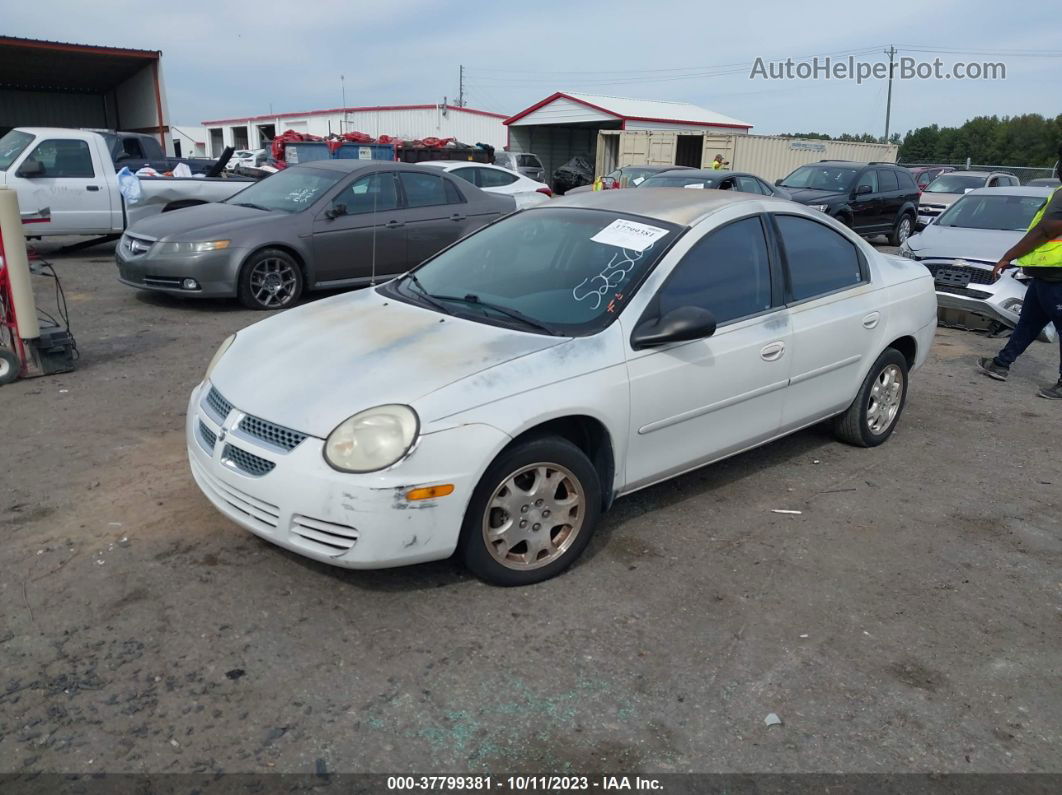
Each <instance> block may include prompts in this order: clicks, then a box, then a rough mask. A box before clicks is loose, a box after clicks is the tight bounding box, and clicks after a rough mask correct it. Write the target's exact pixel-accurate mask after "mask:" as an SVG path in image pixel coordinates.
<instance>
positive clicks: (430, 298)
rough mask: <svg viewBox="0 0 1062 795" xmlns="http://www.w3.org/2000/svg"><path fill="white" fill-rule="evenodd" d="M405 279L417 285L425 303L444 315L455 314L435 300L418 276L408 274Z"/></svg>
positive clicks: (418, 292)
mask: <svg viewBox="0 0 1062 795" xmlns="http://www.w3.org/2000/svg"><path fill="white" fill-rule="evenodd" d="M405 278H406V279H408V280H409V281H410V282H412V283H413V284H415V285H416V287H417V295H419V296H420V297H421V298H423V299H424V303H426V304H430V305H431V306H433V307H434V308H436V309H438V310H439V311H440V312H442V313H443V314H444V315H452V314H453V312H451V311H450V310H449V309H447V308H446V307H445V306H443V305H442V304H440V303H439V302H438V301H436V300H435V296H433V295H432V294H431V293H429V292H428V291H427V290H426V289H425V287H424V285H423V284H421V283H420V279H418V278H417V275H416V274H415V273H412V272H411V273H407V274H406V275H405Z"/></svg>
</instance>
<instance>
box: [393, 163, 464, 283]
mask: <svg viewBox="0 0 1062 795" xmlns="http://www.w3.org/2000/svg"><path fill="white" fill-rule="evenodd" d="M398 181H399V184H400V186H401V190H402V194H403V196H404V198H405V201H404V204H405V207H406V210H405V212H404V216H405V222H406V258H407V260H408V264H409V267H413V266H414V265H419V264H420V263H421V262H423V261H424V260H426V259H427V258H428V257H430V256H432V255H433V254H435V253H436V252H438V251H440V250H442V249H444V248H446V247H447V246H448V245H450V244H451V243H453V242H455V241H456V240H459V239H460V238H462V237H464V236H465V234H467V233H468V232H469V231H471V230H472V229H474V228H476V227H477V226H481V225H482V222H481V221H480V220H479V219H477V218H475V216H474V214H472V215H470V213H469V207H468V202H467V201H465V197H464V195H463V194H462V193H461V192H460V191H459V190H458V189H457V185H456V184H455V183H454V181H453V180H452V179H450V178H449V177H445V176H443V175H442V174H438V173H436V174H430V173H427V172H424V171H400V172H399V174H398ZM473 190H474V188H473Z"/></svg>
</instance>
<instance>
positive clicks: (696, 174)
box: [649, 167, 759, 179]
mask: <svg viewBox="0 0 1062 795" xmlns="http://www.w3.org/2000/svg"><path fill="white" fill-rule="evenodd" d="M672 172H674V173H673V174H672ZM670 176H676V177H693V178H694V179H697V178H701V179H709V178H716V177H718V178H719V179H724V178H725V177H755V178H756V179H759V177H757V176H756V175H755V174H750V173H749V172H747V171H728V170H726V169H721V168H686V167H683V168H672V169H671V170H670V171H661V172H660V173H659V174H653V177H670ZM649 179H652V177H649Z"/></svg>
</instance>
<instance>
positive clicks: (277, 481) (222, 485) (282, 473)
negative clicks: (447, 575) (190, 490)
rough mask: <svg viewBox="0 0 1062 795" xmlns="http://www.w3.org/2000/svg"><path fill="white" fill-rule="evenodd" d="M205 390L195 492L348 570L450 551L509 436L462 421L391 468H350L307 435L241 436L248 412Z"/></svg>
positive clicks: (193, 452) (257, 528) (237, 518)
mask: <svg viewBox="0 0 1062 795" xmlns="http://www.w3.org/2000/svg"><path fill="white" fill-rule="evenodd" d="M210 388H211V387H210V384H209V382H204V383H203V384H200V385H199V386H198V387H196V388H195V389H194V390H193V391H192V395H191V399H190V401H189V404H188V415H187V421H186V428H185V441H186V444H187V447H188V461H189V465H190V466H191V470H192V476H193V477H194V478H195V481H196V484H197V485H198V486H199V488H200V490H201V491H202V492H203V494H204V495H205V496H206V497H207V499H209V500H210V501H211V502H212V503H213V504H214V507H215V508H217V509H218V510H219V511H220V512H221V513H222V514H224V515H225V516H226V517H228V518H229V519H231V520H232V521H234V522H236V524H238V525H240V526H241V527H244V528H246V529H247V530H250V531H251V532H252V533H254V534H255V535H257V536H260V537H261V538H264V539H265V540H267V541H270V542H271V543H274V544H276V545H277V546H280V547H283V548H285V549H288V550H290V551H292V552H295V553H298V554H300V555H304V556H306V557H308V558H313V559H314V560H318V561H321V562H322V563H328V564H331V565H334V566H342V567H344V568H353V569H371V568H385V567H388V566H402V565H406V564H411V563H420V562H424V561H429V560H439V559H442V558H446V557H449V556H450V555H451V554H453V551H454V549H455V548H456V546H457V541H458V537H459V536H460V532H461V524H462V521H463V520H464V514H465V509H466V507H467V505H468V501H469V498H470V497H471V494H472V490H473V489H474V488H475V486H476V483H477V482H478V481H479V478H480V476H481V474H482V471H483V470H484V469H485V468H486V466H487V464H488V463H489V462H490V460H491V459H492V458H493V457H494V455H495V453H496V452H497V451H498V450H500V449H501V448H502V447H504V445H505V444H506V443H508V441H509V437H508V436H507V435H506V434H504V433H503V432H502V431H500V430H498V429H496V428H493V427H491V426H488V425H481V424H475V425H464V426H460V427H457V428H451V429H447V430H443V431H436V432H434V433H427V434H424V435H422V436H421V438H420V440H419V441H418V443H417V445H416V447H415V448H414V450H413V452H412V453H410V454H409V456H407V457H406V458H405V459H404V460H402V461H401V462H400V463H398V464H396V465H394V466H393V467H391V468H390V469H386V470H383V471H381V472H374V473H369V474H364V475H357V474H348V473H343V472H338V471H336V470H334V469H332V468H331V467H330V466H329V465H328V464H327V463H326V462H325V460H324V457H323V455H322V450H323V447H324V440H322V439H318V438H316V437H313V436H307V437H306V438H305V439H304V440H303V441H301V442H299V443H298V444H297V445H296V446H295V447H294V448H293V449H291V450H282V449H279V448H278V447H274V446H273V445H271V444H268V443H265V442H263V441H261V439H260V438H255V437H254V436H251V435H249V434H247V433H245V432H244V431H243V430H242V428H241V422H242V420H243V418H244V417H246V416H247V415H246V414H244V413H243V412H241V411H239V409H237V408H231V409H230V410H229V411H228V412H227V413H226V414H225V416H224V417H222V416H221V415H220V412H219V411H218V410H217V409H216V408H214V406H213V405H212V404H211V403H209V402H208V401H207V400H206V397H207V394H208V393H209V391H210ZM204 430H205V432H204ZM211 437H213V443H212V444H211V443H210V442H211ZM248 469H250V470H251V471H248ZM263 470H266V471H264V472H263ZM442 483H452V484H453V485H454V492H453V493H452V494H451V495H449V496H447V497H441V498H438V499H433V500H422V501H418V502H409V501H407V500H406V499H405V494H406V492H407V491H409V490H410V489H412V488H416V487H418V486H430V485H436V484H442Z"/></svg>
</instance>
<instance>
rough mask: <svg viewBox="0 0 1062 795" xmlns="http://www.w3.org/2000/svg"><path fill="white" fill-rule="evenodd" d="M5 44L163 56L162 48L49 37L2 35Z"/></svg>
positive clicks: (148, 58)
mask: <svg viewBox="0 0 1062 795" xmlns="http://www.w3.org/2000/svg"><path fill="white" fill-rule="evenodd" d="M4 44H8V45H12V46H15V47H26V48H29V49H35V50H58V51H61V52H83V53H91V54H94V55H124V56H128V57H134V58H143V59H144V60H153V61H157V60H158V59H159V58H161V57H162V50H134V49H130V48H128V47H103V46H100V45H96V44H74V43H71V42H66V41H49V40H47V39H24V38H21V37H19V36H0V46H2V45H4Z"/></svg>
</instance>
